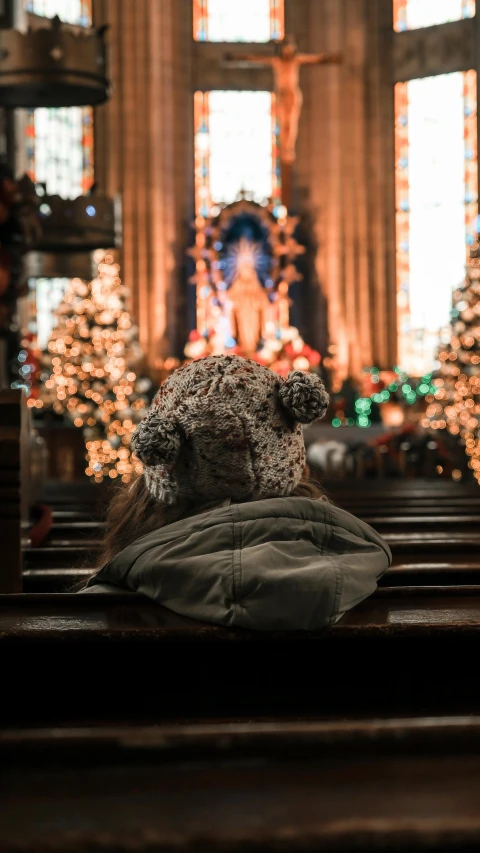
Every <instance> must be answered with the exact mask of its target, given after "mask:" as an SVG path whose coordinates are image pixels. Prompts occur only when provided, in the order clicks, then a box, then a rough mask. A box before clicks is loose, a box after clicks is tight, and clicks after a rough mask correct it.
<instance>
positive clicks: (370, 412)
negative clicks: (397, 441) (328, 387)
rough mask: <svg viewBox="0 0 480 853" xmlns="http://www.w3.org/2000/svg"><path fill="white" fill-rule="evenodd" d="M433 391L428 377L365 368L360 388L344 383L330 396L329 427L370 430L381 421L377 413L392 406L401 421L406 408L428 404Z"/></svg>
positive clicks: (395, 370) (434, 387)
mask: <svg viewBox="0 0 480 853" xmlns="http://www.w3.org/2000/svg"><path fill="white" fill-rule="evenodd" d="M435 391H436V386H435V384H434V380H433V379H432V373H428V374H426V375H425V376H421V377H420V378H414V379H412V378H411V377H409V376H408V374H407V373H405V371H404V370H402V368H401V367H399V366H395V367H394V368H393V370H381V369H380V368H379V367H369V368H366V369H365V370H364V372H363V382H362V384H361V387H360V388H359V387H358V386H357V385H356V384H354V383H353V382H351V380H347V382H345V383H344V384H343V386H342V388H341V389H340V391H338V392H337V393H336V394H332V407H331V408H332V413H333V418H332V421H331V423H332V426H334V427H341V426H357V427H362V428H364V429H365V428H367V427H369V426H372V423H374V422H375V420H376V421H378V422H380V421H381V420H383V418H382V417H381V414H380V413H381V412H382V411H385V410H386V408H387V406H391V405H392V404H396V405H397V406H398V407H399V410H400V416H399V417H402V419H403V415H402V414H401V412H403V410H404V408H405V407H406V406H413V405H414V404H415V403H417V402H418V401H419V400H422V399H427V400H429V399H430V398H431V397H432V395H433V394H434V393H435ZM432 399H433V397H432ZM375 415H377V416H376V417H375ZM390 425H400V420H399V421H398V424H395V423H391V424H390Z"/></svg>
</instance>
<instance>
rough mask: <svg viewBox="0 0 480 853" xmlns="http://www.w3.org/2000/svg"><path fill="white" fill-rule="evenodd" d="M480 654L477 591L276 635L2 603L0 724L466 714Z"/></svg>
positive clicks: (407, 592)
mask: <svg viewBox="0 0 480 853" xmlns="http://www.w3.org/2000/svg"><path fill="white" fill-rule="evenodd" d="M479 654H480V589H479V587H478V586H471V587H463V588H462V587H457V588H441V587H439V588H433V589H423V590H422V589H416V588H405V589H402V590H399V589H384V590H379V591H378V592H377V593H376V594H375V595H374V596H372V598H370V599H369V600H367V601H365V602H363V603H362V604H360V605H359V606H358V607H356V608H355V609H354V610H352V611H350V612H349V613H347V614H346V615H345V616H344V617H343V618H342V620H341V621H340V622H339V623H338V624H337V625H335V626H333V627H331V628H329V629H325V630H323V631H319V632H288V633H281V632H269V633H262V632H247V631H242V630H235V629H228V628H222V627H219V626H214V625H207V624H203V623H196V622H193V621H191V620H188V619H185V618H183V617H180V616H177V615H176V614H173V613H172V612H171V611H168V610H166V609H165V608H162V607H160V606H159V605H156V604H155V603H154V602H151V601H149V600H147V599H144V598H142V597H140V596H136V595H133V594H121V595H118V596H103V595H100V594H96V595H90V596H79V595H38V594H37V595H32V596H30V595H23V596H4V597H1V598H0V655H1V656H2V686H3V696H4V698H3V699H2V703H1V705H0V719H1V721H2V724H3V725H7V724H10V725H12V724H14V725H17V726H18V725H19V724H20V722H21V721H22V724H28V725H31V724H32V722H33V723H36V724H37V725H39V724H40V723H42V724H49V723H50V724H52V723H55V722H62V724H64V723H68V722H70V723H72V724H73V723H80V722H82V721H83V722H88V721H91V722H99V721H101V720H102V719H103V720H110V721H111V722H117V723H118V722H119V721H121V720H124V721H125V720H137V721H138V720H143V721H145V720H162V719H163V720H166V719H173V718H175V719H183V720H186V719H190V720H192V719H205V718H212V717H214V718H218V717H224V716H229V717H232V716H233V717H235V718H237V719H241V718H250V716H251V715H259V716H262V715H267V716H272V715H273V716H274V717H275V715H280V716H281V717H282V718H283V717H285V716H286V715H287V716H288V715H292V714H293V715H296V716H300V717H302V716H304V715H307V716H310V717H312V716H313V717H315V718H319V719H320V718H325V717H330V718H331V717H332V716H336V717H338V716H340V717H351V716H352V714H353V715H354V716H355V715H357V716H358V715H360V716H372V715H373V716H382V717H383V716H387V715H389V714H391V713H396V714H400V713H401V714H409V715H410V714H415V715H419V714H431V713H437V714H438V713H454V712H455V713H470V712H472V711H474V710H475V709H476V708H477V709H478V703H479V702H480V682H479V680H478V678H477V677H476V669H475V661H476V660H477V658H478V656H479ZM19 673H21V674H22V677H21V678H19Z"/></svg>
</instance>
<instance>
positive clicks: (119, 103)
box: [94, 0, 194, 367]
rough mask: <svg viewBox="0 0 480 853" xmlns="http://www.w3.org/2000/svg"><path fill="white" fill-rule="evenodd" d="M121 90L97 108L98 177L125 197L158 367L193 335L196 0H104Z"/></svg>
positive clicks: (133, 274)
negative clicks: (189, 297) (190, 253)
mask: <svg viewBox="0 0 480 853" xmlns="http://www.w3.org/2000/svg"><path fill="white" fill-rule="evenodd" d="M94 17H95V24H96V25H97V26H98V25H101V24H103V23H108V24H109V25H110V31H109V59H110V75H111V79H112V82H113V94H112V97H111V99H110V100H109V102H108V103H107V104H105V105H104V106H102V107H99V108H98V109H97V111H96V149H95V155H96V179H97V183H98V185H99V188H100V189H101V190H105V191H106V192H107V193H108V194H109V195H116V194H117V193H118V194H120V195H121V197H122V207H123V249H122V253H121V255H122V272H121V274H122V278H123V281H124V282H125V284H126V285H127V287H129V288H130V291H131V299H130V307H131V310H132V313H133V315H134V317H135V319H136V321H137V322H138V325H139V330H140V343H141V345H142V348H143V350H144V352H145V355H146V357H147V360H148V362H149V364H150V366H151V367H155V364H156V362H157V361H158V359H159V358H161V357H164V356H165V355H168V354H169V353H174V352H178V351H179V350H180V351H181V348H182V343H183V341H184V340H185V335H186V317H185V313H186V312H185V308H184V303H185V287H184V286H183V285H184V269H185V262H184V251H185V246H186V244H187V239H188V231H187V229H188V223H189V221H190V220H191V219H192V217H193V212H194V208H193V117H192V114H193V103H192V86H191V74H190V66H191V45H192V13H191V0H161V2H158V0H135V2H134V3H132V2H131V0H95V4H94Z"/></svg>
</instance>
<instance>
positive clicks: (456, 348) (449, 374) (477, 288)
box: [422, 243, 480, 483]
mask: <svg viewBox="0 0 480 853" xmlns="http://www.w3.org/2000/svg"><path fill="white" fill-rule="evenodd" d="M438 358H439V361H440V369H439V371H438V373H437V374H436V376H435V378H434V380H433V385H434V386H435V391H434V393H433V394H429V395H427V396H426V397H425V399H426V401H427V403H428V404H429V405H428V407H427V410H426V417H425V419H424V420H423V421H422V425H423V426H425V427H431V428H432V429H434V430H438V429H446V430H447V431H448V432H449V433H450V434H451V435H452V436H455V437H457V438H459V439H460V441H461V443H462V444H463V446H464V447H465V451H466V454H467V456H468V457H470V458H469V462H468V465H469V467H470V468H471V469H472V470H473V473H474V476H475V477H476V479H477V480H478V482H479V483H480V244H479V243H476V244H475V245H474V247H473V248H472V251H471V260H470V263H469V267H468V270H467V276H466V280H465V283H464V285H463V286H462V287H459V288H457V290H455V291H454V294H453V309H452V336H451V338H450V341H449V343H448V344H447V345H446V346H443V347H441V349H440V352H439V356H438Z"/></svg>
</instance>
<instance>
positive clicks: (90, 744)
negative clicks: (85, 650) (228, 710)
mask: <svg viewBox="0 0 480 853" xmlns="http://www.w3.org/2000/svg"><path fill="white" fill-rule="evenodd" d="M0 765H1V767H2V780H1V782H0V785H1V788H0V790H1V795H2V800H3V802H4V803H5V805H6V807H5V808H4V809H2V811H1V813H0V851H2V853H3V851H7V850H8V851H12V850H21V851H22V853H39V851H47V850H48V851H58V853H60V851H62V853H90V851H92V853H93V851H99V850H102V851H107V853H114V851H115V853H124V852H125V853H126V851H132V850H135V851H139V853H143V851H145V853H152V851H156V853H194V851H195V853H245V851H251V853H307V851H308V853H317V851H318V853H354V851H355V853H372V851H377V853H386V851H393V850H395V851H399V853H404V852H405V851H407V850H408V851H409V853H425V851H427V850H428V851H431V853H453V851H456V853H460V851H462V853H473V851H478V849H479V847H480V794H479V790H480V719H479V718H478V717H471V718H469V717H460V718H451V719H441V718H440V719H438V718H436V719H417V720H405V719H391V720H388V721H379V720H377V721H356V722H341V721H339V722H332V721H329V722H325V723H322V722H318V721H316V722H306V721H299V722H288V721H283V722H271V721H270V722H257V723H255V722H248V723H241V724H238V723H235V722H230V723H226V724H225V723H223V724H222V723H219V722H214V723H212V724H210V725H207V726H206V725H198V724H197V725H188V726H184V725H178V724H177V725H175V726H173V725H171V726H166V725H163V726H155V727H138V726H136V727H128V726H123V727H118V728H114V729H112V728H111V727H110V728H108V727H106V728H96V729H94V730H92V729H81V730H78V729H77V730H74V731H72V730H69V729H56V730H44V731H38V730H33V731H24V732H21V731H18V730H17V731H4V732H2V733H0Z"/></svg>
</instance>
